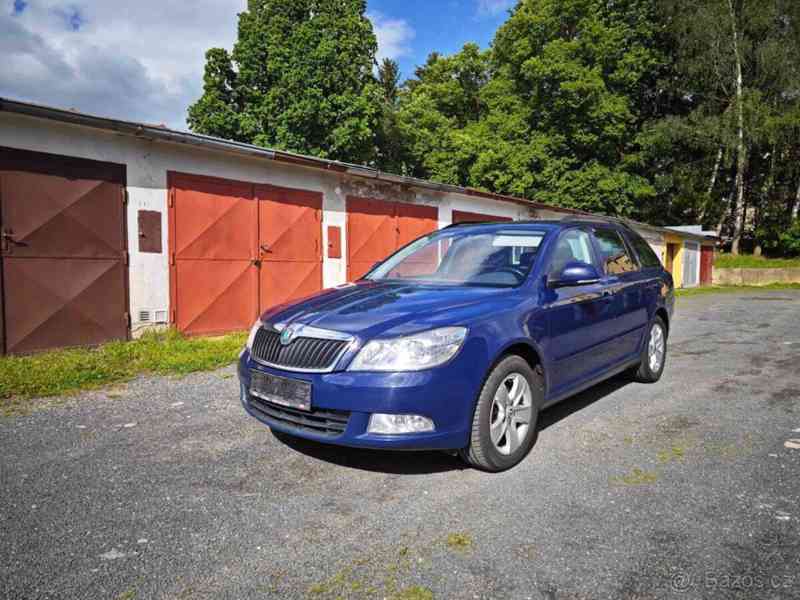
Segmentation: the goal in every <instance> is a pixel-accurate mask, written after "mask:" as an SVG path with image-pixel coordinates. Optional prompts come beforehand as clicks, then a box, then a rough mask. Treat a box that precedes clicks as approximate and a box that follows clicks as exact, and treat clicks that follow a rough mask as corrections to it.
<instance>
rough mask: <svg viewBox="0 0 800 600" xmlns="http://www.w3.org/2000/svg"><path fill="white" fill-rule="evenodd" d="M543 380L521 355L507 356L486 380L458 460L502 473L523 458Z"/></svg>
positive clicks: (532, 438) (533, 436) (533, 427)
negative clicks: (469, 432) (470, 430)
mask: <svg viewBox="0 0 800 600" xmlns="http://www.w3.org/2000/svg"><path fill="white" fill-rule="evenodd" d="M543 397H544V377H543V376H542V375H541V373H537V372H536V371H534V369H532V368H531V367H530V365H529V364H528V361H526V360H525V359H524V358H522V357H521V356H516V355H512V356H507V357H506V358H504V359H503V360H501V361H500V363H499V364H498V365H497V366H496V367H495V368H494V369H492V372H491V373H490V374H489V377H487V378H486V381H485V383H484V384H483V388H482V389H481V393H480V396H479V397H478V402H477V405H476V406H475V414H474V416H473V419H472V432H471V435H470V443H469V446H467V447H466V448H464V449H463V450H461V452H460V454H461V457H462V458H463V459H464V460H465V461H466V462H467V463H469V464H470V465H472V466H474V467H477V468H479V469H483V470H484V471H503V470H505V469H509V468H511V467H513V466H514V465H516V464H517V463H518V462H519V461H521V460H522V459H523V458H525V455H526V454H528V452H529V451H530V449H531V447H532V446H533V443H534V442H535V441H536V433H537V432H536V423H537V419H538V415H539V407H540V406H541V404H542V400H543Z"/></svg>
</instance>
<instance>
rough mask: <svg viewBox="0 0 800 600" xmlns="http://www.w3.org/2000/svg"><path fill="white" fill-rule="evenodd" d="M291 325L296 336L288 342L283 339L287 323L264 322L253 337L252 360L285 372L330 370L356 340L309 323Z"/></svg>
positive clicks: (325, 371)
mask: <svg viewBox="0 0 800 600" xmlns="http://www.w3.org/2000/svg"><path fill="white" fill-rule="evenodd" d="M279 327H280V328H279ZM291 327H292V329H293V337H292V338H291V341H290V342H289V343H288V344H283V343H281V339H280V338H281V332H283V330H284V329H285V326H283V325H280V326H272V325H268V324H267V325H263V326H262V327H261V329H260V330H259V331H258V332H257V333H256V336H255V339H254V340H253V347H252V349H251V351H250V355H251V356H252V358H253V360H254V361H256V362H257V363H259V364H262V365H265V366H268V367H273V368H275V369H282V370H285V371H294V372H298V373H330V372H331V371H333V370H334V368H336V364H337V363H338V362H339V359H340V358H341V357H342V355H343V354H344V353H345V352H346V351H347V349H348V348H349V347H350V346H351V344H353V343H354V342H355V338H354V337H353V336H350V335H347V334H344V333H341V332H338V331H329V330H326V329H320V328H318V327H310V326H298V325H292V326H291Z"/></svg>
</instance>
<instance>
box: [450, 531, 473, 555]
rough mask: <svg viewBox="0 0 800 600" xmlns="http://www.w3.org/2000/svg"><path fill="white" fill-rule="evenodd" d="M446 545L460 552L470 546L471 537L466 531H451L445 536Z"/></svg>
mask: <svg viewBox="0 0 800 600" xmlns="http://www.w3.org/2000/svg"><path fill="white" fill-rule="evenodd" d="M447 547H448V548H450V549H451V550H458V551H460V552H463V551H466V550H469V549H470V547H472V537H471V536H470V535H469V534H468V533H451V534H450V535H448V536H447Z"/></svg>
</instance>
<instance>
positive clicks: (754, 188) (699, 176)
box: [654, 0, 800, 252]
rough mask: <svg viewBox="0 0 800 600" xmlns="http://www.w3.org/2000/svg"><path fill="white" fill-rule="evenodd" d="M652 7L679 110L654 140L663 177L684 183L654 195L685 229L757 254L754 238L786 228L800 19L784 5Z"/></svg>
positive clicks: (738, 0)
mask: <svg viewBox="0 0 800 600" xmlns="http://www.w3.org/2000/svg"><path fill="white" fill-rule="evenodd" d="M660 6H661V7H662V9H663V11H662V12H661V13H660V15H659V17H660V19H661V21H662V22H663V23H664V28H665V31H667V32H668V36H669V37H670V39H671V42H670V43H671V44H672V51H671V55H672V56H673V57H674V69H673V70H672V71H671V72H670V75H671V78H670V79H669V80H668V81H667V82H666V83H667V84H668V85H669V86H670V87H671V88H672V89H673V90H674V97H676V98H680V101H679V102H678V103H676V105H675V106H674V107H673V109H674V110H672V112H671V114H669V116H668V117H665V118H664V120H663V121H662V122H659V123H657V124H656V125H655V126H654V131H657V130H659V129H660V130H661V133H662V134H665V135H666V136H667V137H668V138H670V139H671V140H672V141H673V143H672V146H671V149H670V148H669V147H665V145H664V144H662V149H663V150H664V151H665V153H666V154H662V157H663V156H667V157H668V159H667V160H669V161H671V166H670V169H669V170H670V172H671V173H672V174H675V173H678V172H682V173H685V174H686V175H687V177H685V178H684V179H683V180H682V183H681V185H680V186H675V185H673V186H672V187H671V188H669V187H666V188H664V189H662V190H659V194H661V195H663V196H666V195H671V196H672V197H675V196H679V197H681V198H683V199H684V204H683V206H684V208H685V209H686V210H685V212H684V217H686V220H690V219H691V218H692V217H694V218H696V219H700V220H702V221H704V222H705V224H706V225H710V226H714V227H716V229H717V231H718V232H720V233H723V232H728V233H729V238H730V240H731V247H732V251H734V252H739V250H740V248H741V244H742V243H743V241H744V240H745V238H747V239H748V243H754V244H755V246H756V248H759V247H760V242H759V240H758V239H753V238H754V236H755V237H756V238H757V237H758V236H759V235H761V236H766V237H765V239H766V238H772V239H777V237H778V236H777V234H773V233H770V234H767V233H766V232H768V231H770V229H774V228H775V227H780V225H778V223H781V222H783V223H785V222H786V219H787V211H786V206H787V202H788V200H787V195H788V189H789V187H792V189H794V187H793V186H790V185H787V184H788V180H789V179H792V180H793V178H794V177H795V168H794V166H793V165H792V164H791V163H790V162H788V160H789V158H790V157H791V156H792V155H795V154H796V151H794V150H792V148H793V147H796V146H797V144H798V138H797V136H793V135H791V132H792V131H793V130H794V128H795V125H793V123H796V120H795V119H796V117H794V116H793V115H794V114H795V111H796V109H795V108H793V107H795V106H796V105H797V102H798V93H799V92H800V77H798V63H799V62H800V54H799V52H800V43H798V41H800V38H798V17H800V10H798V6H797V3H795V2H788V1H785V0H758V1H756V0H706V1H705V2H695V1H694V0H663V1H662V2H661V3H660ZM668 112H669V111H668ZM665 123H669V131H668V130H667V128H666V127H662V125H663V124H665ZM654 138H658V135H655V136H654ZM662 160H663V159H662ZM709 174H710V175H709ZM671 183H672V184H674V183H675V180H674V179H673V180H672V181H671ZM759 232H760V233H759Z"/></svg>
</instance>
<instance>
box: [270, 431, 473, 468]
mask: <svg viewBox="0 0 800 600" xmlns="http://www.w3.org/2000/svg"><path fill="white" fill-rule="evenodd" d="M272 435H273V436H275V439H277V440H278V441H279V442H281V443H282V444H284V445H286V446H288V447H289V448H291V449H292V450H296V451H297V452H300V453H302V454H305V455H306V456H310V457H312V458H316V459H318V460H324V461H326V462H330V463H333V464H336V465H339V466H342V467H349V468H351V469H359V470H362V471H378V472H381V473H391V474H395V475H424V474H430V473H443V472H446V471H460V470H462V469H467V468H469V467H468V466H467V465H466V464H464V463H463V462H462V461H461V460H460V459H459V458H458V456H455V455H453V454H448V453H446V452H439V451H406V452H401V451H397V450H368V449H363V448H348V447H347V446H334V445H331V444H323V443H319V442H314V441H311V440H306V439H303V438H298V437H294V436H292V435H289V434H286V433H283V432H280V431H275V430H273V431H272Z"/></svg>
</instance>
